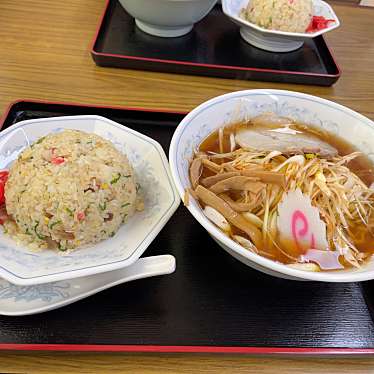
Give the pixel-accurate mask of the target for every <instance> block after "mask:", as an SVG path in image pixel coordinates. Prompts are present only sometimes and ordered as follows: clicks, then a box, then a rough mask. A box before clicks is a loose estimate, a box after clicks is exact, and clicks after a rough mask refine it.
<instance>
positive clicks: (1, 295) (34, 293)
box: [0, 279, 70, 302]
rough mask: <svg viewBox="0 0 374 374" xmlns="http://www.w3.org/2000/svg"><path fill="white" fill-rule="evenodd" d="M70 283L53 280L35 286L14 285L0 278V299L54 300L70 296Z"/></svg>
mask: <svg viewBox="0 0 374 374" xmlns="http://www.w3.org/2000/svg"><path fill="white" fill-rule="evenodd" d="M69 290H70V283H68V282H53V283H47V284H41V285H37V286H16V285H14V284H12V283H9V282H7V281H5V280H3V279H2V280H0V300H13V301H15V302H17V301H25V302H31V301H35V300H42V301H45V302H51V301H53V302H55V301H58V300H63V299H66V298H68V297H69V296H70V292H69Z"/></svg>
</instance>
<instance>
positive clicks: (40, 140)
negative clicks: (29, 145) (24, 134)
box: [35, 136, 45, 144]
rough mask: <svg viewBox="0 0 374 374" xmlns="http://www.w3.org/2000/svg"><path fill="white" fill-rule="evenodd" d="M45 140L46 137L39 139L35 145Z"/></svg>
mask: <svg viewBox="0 0 374 374" xmlns="http://www.w3.org/2000/svg"><path fill="white" fill-rule="evenodd" d="M44 139H45V136H42V137H41V138H40V139H38V140H37V141H36V142H35V144H40V143H41V142H42V141H43V140H44Z"/></svg>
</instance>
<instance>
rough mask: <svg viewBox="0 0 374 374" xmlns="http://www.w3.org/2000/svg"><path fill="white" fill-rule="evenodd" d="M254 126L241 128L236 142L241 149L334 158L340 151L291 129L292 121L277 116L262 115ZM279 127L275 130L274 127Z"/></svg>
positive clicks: (311, 136) (254, 122)
mask: <svg viewBox="0 0 374 374" xmlns="http://www.w3.org/2000/svg"><path fill="white" fill-rule="evenodd" d="M251 122H252V124H253V126H248V127H246V128H240V129H238V131H237V132H236V135H235V141H236V143H237V144H239V146H240V147H242V148H244V149H250V150H259V151H279V152H282V153H284V154H300V153H318V154H319V155H320V156H321V157H326V158H330V157H334V156H336V155H337V154H338V151H337V150H336V149H335V148H334V147H333V146H331V145H330V144H328V143H326V142H324V141H323V140H321V139H319V138H318V137H317V136H314V135H311V134H306V133H303V132H300V131H296V130H294V129H292V128H289V127H288V126H289V125H292V120H290V119H288V118H285V117H278V116H276V115H275V114H262V115H260V116H258V117H255V118H253V119H252V120H251ZM275 125H278V126H279V127H277V128H275V127H274V126H275Z"/></svg>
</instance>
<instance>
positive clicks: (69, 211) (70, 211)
mask: <svg viewBox="0 0 374 374" xmlns="http://www.w3.org/2000/svg"><path fill="white" fill-rule="evenodd" d="M65 210H66V211H67V212H68V213H69V216H70V217H73V215H74V212H73V211H72V210H71V209H69V208H66V209H65Z"/></svg>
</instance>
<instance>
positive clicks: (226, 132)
mask: <svg viewBox="0 0 374 374" xmlns="http://www.w3.org/2000/svg"><path fill="white" fill-rule="evenodd" d="M248 126H253V125H252V124H251V123H250V122H238V123H234V124H231V125H228V126H225V127H224V128H223V152H224V153H225V152H230V134H232V133H234V134H235V132H236V131H237V130H240V129H242V128H246V127H248ZM277 127H279V126H278V125H274V126H268V128H269V129H271V128H277ZM290 127H291V128H293V129H295V130H299V131H302V132H303V133H306V134H310V136H311V137H317V138H319V139H321V140H322V141H324V142H326V143H328V144H330V145H332V146H333V147H334V148H336V149H337V151H338V154H339V155H340V156H345V155H348V154H350V153H352V152H356V151H357V148H356V147H355V146H354V145H352V144H350V143H349V142H347V141H346V140H344V139H342V138H341V137H339V136H336V135H333V134H331V133H328V132H326V131H323V130H320V129H317V128H315V127H312V126H308V125H306V124H303V123H295V124H292V125H291V126H290ZM253 128H259V129H260V128H261V129H264V126H256V127H254V126H253ZM218 133H219V131H218V130H217V131H215V132H213V133H212V134H210V135H209V136H208V137H207V138H206V139H204V141H203V142H202V143H201V144H200V147H199V151H202V152H217V153H219V152H220V150H219V135H218ZM238 148H239V147H238V146H237V148H236V149H238ZM224 161H228V160H224V159H223V160H222V161H221V162H224ZM347 166H348V168H349V169H350V170H351V171H352V172H353V173H355V174H356V175H357V176H359V177H360V179H361V180H363V181H364V183H365V184H366V185H367V186H370V185H371V184H372V183H374V165H373V163H372V162H371V161H370V160H369V158H368V157H367V156H366V155H361V156H359V157H357V158H356V159H354V160H352V161H351V162H349V164H348V165H347ZM213 174H214V173H213V172H211V171H209V170H206V169H205V170H204V172H203V175H202V177H207V176H211V175H213ZM370 221H374V216H373V214H372V217H370ZM350 229H351V232H352V236H351V238H350V239H351V240H352V241H353V243H354V244H355V245H356V247H357V248H358V249H359V250H360V251H361V252H366V253H370V254H373V253H374V236H373V234H372V233H370V232H369V231H368V230H367V228H366V227H365V226H364V225H363V224H362V223H359V224H355V225H352V226H351V227H350ZM233 233H234V234H238V235H243V234H244V233H242V232H241V231H240V230H239V229H237V228H235V227H233ZM354 233H356V234H354ZM270 247H273V246H270ZM291 247H292V246H291ZM288 249H290V250H291V251H290V252H291V253H292V254H293V255H296V253H293V252H294V251H293V250H292V248H288ZM287 252H288V251H287ZM260 254H261V255H263V256H264V257H267V258H270V259H273V260H275V261H279V262H281V263H286V264H287V263H291V262H294V261H292V260H290V258H288V257H287V256H285V255H284V254H282V253H281V252H279V251H277V250H274V247H273V248H272V249H271V250H270V248H263V251H260ZM341 261H342V263H343V264H344V266H345V267H351V265H350V264H349V263H347V262H346V261H345V260H344V259H343V258H341Z"/></svg>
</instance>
